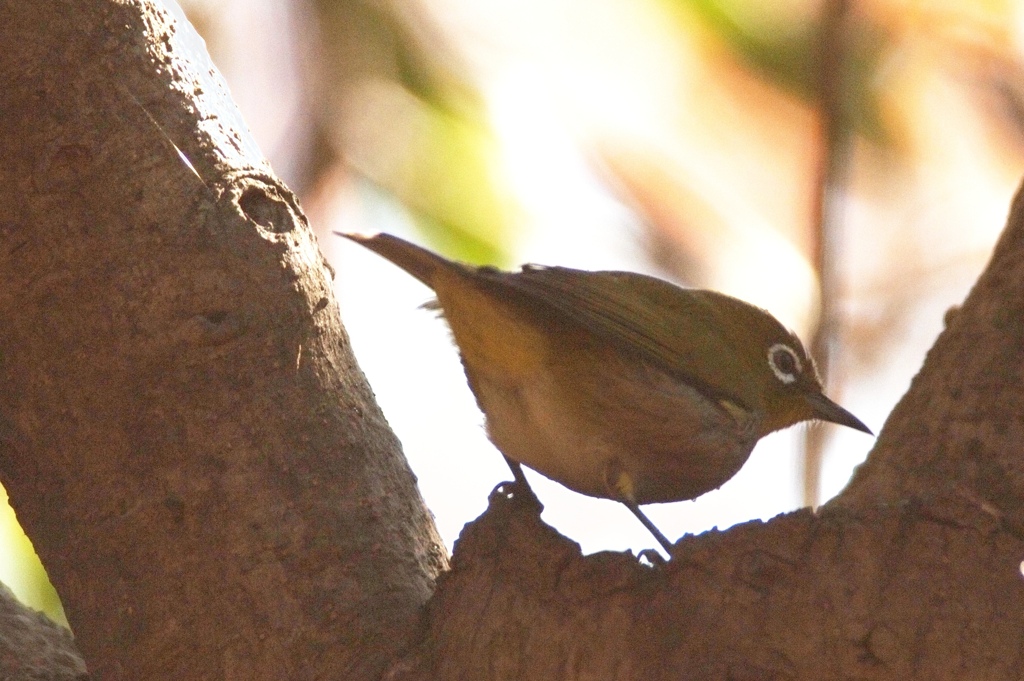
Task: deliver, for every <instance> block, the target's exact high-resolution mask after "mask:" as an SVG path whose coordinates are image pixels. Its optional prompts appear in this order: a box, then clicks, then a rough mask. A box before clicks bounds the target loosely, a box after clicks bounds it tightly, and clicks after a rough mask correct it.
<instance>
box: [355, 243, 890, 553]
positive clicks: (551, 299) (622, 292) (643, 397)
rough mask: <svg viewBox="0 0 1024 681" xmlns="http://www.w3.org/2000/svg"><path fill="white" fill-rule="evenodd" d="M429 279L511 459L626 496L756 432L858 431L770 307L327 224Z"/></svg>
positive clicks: (579, 487) (702, 481)
mask: <svg viewBox="0 0 1024 681" xmlns="http://www.w3.org/2000/svg"><path fill="white" fill-rule="evenodd" d="M335 234H337V235H338V236H343V237H345V238H347V239H351V240H352V241H355V242H356V243H359V244H362V245H363V246H365V247H366V248H369V249H370V250H372V251H373V252H375V253H377V254H378V255H380V256H382V257H384V258H386V259H387V260H390V261H391V262H392V263H394V264H395V265H397V266H398V267H401V268H402V269H403V270H405V271H406V272H408V273H409V274H411V275H412V276H414V277H416V278H417V279H419V280H420V281H421V282H423V283H424V284H426V285H427V286H428V287H430V288H431V289H433V291H434V293H435V294H436V296H437V299H436V301H434V302H433V303H430V304H428V306H429V307H432V308H435V309H438V310H440V312H441V313H442V315H443V316H444V318H445V320H446V321H447V322H448V325H449V327H450V328H451V332H452V336H453V337H454V340H455V344H456V345H457V346H458V348H459V351H460V354H461V356H462V365H463V367H464V368H465V371H466V378H467V379H468V381H469V387H470V389H471V390H472V391H473V394H474V395H475V396H476V400H477V404H478V405H479V406H480V410H481V411H482V412H483V413H484V416H485V419H486V427H487V434H488V436H489V437H490V439H491V441H492V442H493V443H494V445H495V446H496V447H497V448H498V450H499V451H500V452H501V453H502V454H503V455H504V456H505V459H506V461H508V464H509V467H510V468H511V469H512V473H513V475H514V476H515V480H516V483H517V485H519V486H521V487H523V488H524V491H525V492H526V493H528V496H530V497H533V498H535V497H534V495H533V492H532V490H530V488H529V484H528V483H527V482H526V478H525V477H524V475H523V471H522V468H521V466H520V464H523V465H526V466H529V467H530V468H532V469H533V470H535V471H537V472H538V473H541V474H543V475H545V476H547V477H549V478H551V479H552V480H555V481H557V482H559V483H561V484H562V485H565V486H566V487H568V488H569V489H571V490H575V491H576V492H579V493H581V494H586V495H589V496H592V497H599V498H605V499H613V500H615V501H619V502H621V503H623V504H625V505H626V507H628V508H629V510H630V511H632V512H633V514H634V515H635V516H636V517H637V518H638V519H639V520H640V522H641V523H643V525H644V526H645V527H646V528H647V529H648V530H649V531H650V532H651V534H653V535H654V537H655V538H656V539H657V540H658V542H659V543H660V544H661V545H662V547H663V548H664V549H665V550H666V551H667V552H669V555H671V549H672V543H671V542H670V541H669V540H668V539H667V538H666V537H665V535H664V534H662V533H661V531H660V530H658V528H657V527H655V525H654V524H653V523H652V522H651V521H650V520H649V519H648V518H647V516H646V515H645V514H644V513H643V511H641V510H640V505H642V504H651V503H663V502H670V501H684V500H687V499H694V498H696V497H698V496H700V495H702V494H704V493H705V492H709V491H711V490H713V489H717V488H718V487H720V486H721V485H722V484H723V483H725V482H726V481H727V480H729V479H730V478H731V477H732V476H733V475H735V474H736V473H737V471H739V469H740V467H741V466H743V464H744V463H745V462H746V461H747V458H748V457H749V456H750V452H751V450H752V449H753V448H754V445H755V444H756V443H757V441H758V440H760V439H761V438H762V437H764V436H765V435H767V434H768V433H771V432H774V431H776V430H780V429H782V428H786V427H788V426H791V425H793V424H795V423H798V422H800V421H806V420H810V419H820V420H823V421H831V422H833V423H838V424H841V425H844V426H849V427H850V428H855V429H857V430H861V431H863V432H865V433H869V434H870V433H871V431H870V430H868V428H867V426H865V425H864V424H863V423H861V421H860V420H859V419H857V417H855V416H854V415H853V414H851V413H850V412H848V411H846V410H845V409H843V408H842V407H840V406H839V405H838V404H836V403H835V402H833V401H832V400H830V399H829V398H827V397H826V396H825V395H824V394H823V392H822V386H821V381H820V380H819V379H818V375H817V371H816V369H815V367H814V362H813V361H812V360H811V358H810V356H809V355H808V354H807V351H806V350H804V347H803V344H802V343H801V342H800V339H798V338H797V337H796V336H795V335H794V334H793V333H792V332H790V331H788V330H787V329H786V328H785V327H784V326H783V325H782V324H780V323H779V322H778V321H777V320H776V319H775V318H774V317H772V316H771V315H770V314H769V313H768V312H766V311H764V310H762V309H760V308H758V307H755V306H753V305H750V304H748V303H745V302H743V301H741V300H738V299H736V298H732V297H730V296H727V295H725V294H722V293H717V292H715V291H705V290H699V289H686V288H680V287H678V286H676V285H674V284H670V283H668V282H666V281H663V280H661V279H657V278H655V277H650V276H646V275H643V274H637V273H634V272H588V271H583V270H575V269H569V268H566V267H544V266H538V265H524V266H523V267H522V269H521V271H519V272H505V271H501V270H498V269H495V268H493V267H474V266H470V265H466V264H462V263H458V262H454V261H451V260H448V259H446V258H443V257H441V256H440V255H438V254H436V253H433V252H431V251H429V250H427V249H425V248H421V247H420V246H417V245H415V244H412V243H410V242H408V241H405V240H404V239H400V238H398V237H395V236H391V235H388V234H378V235H376V236H362V235H357V234H347V233H342V232H335Z"/></svg>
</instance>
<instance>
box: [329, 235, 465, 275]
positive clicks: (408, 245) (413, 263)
mask: <svg viewBox="0 0 1024 681" xmlns="http://www.w3.org/2000/svg"><path fill="white" fill-rule="evenodd" d="M335 234H337V235H338V236H343V237H345V238H346V239H351V240H352V241H355V242H356V243H357V244H362V245H363V246H365V247H366V248H369V249H370V250H371V251H373V252H374V253H376V254H377V255H379V256H381V257H383V258H386V259H387V260H390V261H391V262H393V263H394V264H396V265H398V266H399V267H401V268H402V269H403V270H405V271H406V272H408V273H409V274H411V275H412V276H414V277H416V278H417V279H419V280H420V281H421V282H423V283H424V284H426V285H427V286H429V287H430V288H433V287H434V275H435V273H436V272H437V271H438V270H440V269H445V268H451V267H454V266H456V264H455V263H453V262H452V261H451V260H447V259H446V258H442V257H441V256H440V255H438V254H437V253H434V252H432V251H428V250H427V249H425V248H423V247H421V246H417V245H416V244H414V243H412V242H410V241H406V240H405V239H400V238H398V237H397V236H392V235H391V234H375V235H373V236H365V235H362V234H349V233H346V232H335Z"/></svg>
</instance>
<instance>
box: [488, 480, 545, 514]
mask: <svg viewBox="0 0 1024 681" xmlns="http://www.w3.org/2000/svg"><path fill="white" fill-rule="evenodd" d="M495 498H501V499H506V500H508V501H512V502H514V503H517V504H525V505H526V506H527V507H528V508H534V509H536V511H537V514H538V515H539V514H540V512H541V511H543V510H544V504H542V503H540V499H538V498H537V495H536V494H534V492H533V489H531V488H530V485H529V484H528V483H527V482H526V481H525V480H523V481H518V480H508V481H506V482H502V483H499V484H498V485H497V487H495V488H494V489H493V490H491V494H490V496H489V499H490V500H491V501H492V502H493V501H494V500H495Z"/></svg>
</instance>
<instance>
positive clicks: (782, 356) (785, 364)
mask: <svg viewBox="0 0 1024 681" xmlns="http://www.w3.org/2000/svg"><path fill="white" fill-rule="evenodd" d="M768 366H770V367H771V368H772V373H773V374H775V378H777V379H779V380H780V381H782V382H783V383H785V384H786V385H789V384H790V383H792V382H793V381H795V380H796V377H797V374H799V373H800V372H801V371H803V367H802V366H801V365H800V358H799V357H797V355H796V353H795V352H793V348H791V347H789V346H788V345H786V344H785V343H776V344H775V345H773V346H771V347H770V348H768Z"/></svg>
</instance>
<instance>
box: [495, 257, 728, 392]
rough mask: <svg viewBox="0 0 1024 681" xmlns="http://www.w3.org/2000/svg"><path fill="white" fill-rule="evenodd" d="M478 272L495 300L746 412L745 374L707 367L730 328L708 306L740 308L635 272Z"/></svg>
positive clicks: (560, 269) (720, 353)
mask: <svg viewBox="0 0 1024 681" xmlns="http://www.w3.org/2000/svg"><path fill="white" fill-rule="evenodd" d="M477 272H478V275H479V277H480V279H481V281H482V282H486V284H487V285H488V288H490V289H491V290H492V291H494V292H495V293H496V294H498V295H501V294H503V293H504V294H506V295H507V294H510V293H511V294H513V295H514V297H515V298H517V299H518V300H519V301H520V302H521V303H523V304H527V305H528V306H529V307H531V308H532V309H533V310H534V311H535V312H536V313H538V314H540V315H545V314H547V315H553V318H554V319H557V318H558V317H564V318H567V319H568V320H571V321H572V322H575V323H576V324H578V325H579V326H581V327H583V328H585V329H588V330H589V331H590V332H592V333H594V334H597V335H599V336H601V337H603V338H605V339H607V340H608V341H609V342H611V343H613V344H615V345H616V346H618V347H619V348H621V349H622V350H624V351H625V352H629V353H637V354H639V355H640V356H642V357H643V358H645V359H646V360H648V361H650V362H652V363H653V364H655V365H656V366H659V367H661V368H662V369H663V370H665V371H667V372H669V373H671V374H674V375H676V376H679V377H680V378H681V379H682V380H685V381H686V382H687V383H688V384H690V385H692V386H693V387H694V388H696V389H698V390H700V391H701V392H702V393H704V394H705V395H707V396H708V397H711V398H713V399H716V400H720V399H727V400H729V401H732V402H735V403H738V404H740V405H741V406H744V407H747V406H748V405H744V404H743V402H742V401H740V400H739V399H738V397H737V394H738V393H739V392H740V390H739V389H738V388H739V386H738V385H737V384H736V381H742V380H743V376H742V369H743V367H739V366H729V365H728V363H726V365H723V366H714V367H712V366H709V362H708V361H706V358H708V357H722V356H731V355H732V352H731V348H728V347H724V346H725V345H727V344H728V342H729V341H728V338H727V337H726V336H725V334H724V333H722V332H721V330H723V329H726V328H727V327H726V324H727V323H728V322H727V320H724V319H722V318H721V315H720V313H719V311H718V309H717V307H718V306H716V305H714V304H712V302H718V301H713V299H715V298H717V297H721V298H723V299H728V300H730V301H735V302H736V303H740V301H736V300H735V299H732V298H728V296H724V295H722V294H716V293H714V292H710V291H700V290H695V289H683V288H680V287H678V286H675V285H673V284H670V283H668V282H666V281H663V280H661V279H657V278H655V277H649V276H646V275H643V274H638V273H635V272H588V271H584V270H574V269H569V268H566V267H538V266H526V267H524V268H523V271H521V272H501V271H498V270H494V269H490V268H482V269H480V270H478V271H477ZM740 304H743V303H740ZM743 305H745V304H743ZM712 370H714V372H715V375H714V377H712V375H711V373H710V372H711V371H712Z"/></svg>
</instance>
